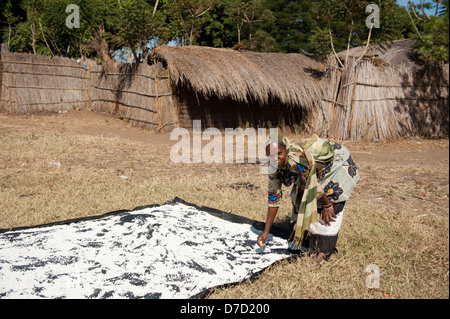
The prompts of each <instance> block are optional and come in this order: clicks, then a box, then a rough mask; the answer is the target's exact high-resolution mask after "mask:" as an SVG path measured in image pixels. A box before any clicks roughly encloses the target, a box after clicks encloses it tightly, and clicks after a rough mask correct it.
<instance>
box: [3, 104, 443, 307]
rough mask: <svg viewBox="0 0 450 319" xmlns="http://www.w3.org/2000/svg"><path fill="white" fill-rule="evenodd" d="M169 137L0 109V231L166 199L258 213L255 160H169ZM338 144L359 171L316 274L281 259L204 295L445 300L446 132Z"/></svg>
mask: <svg viewBox="0 0 450 319" xmlns="http://www.w3.org/2000/svg"><path fill="white" fill-rule="evenodd" d="M289 137H290V138H291V140H295V139H296V138H300V137H299V136H293V135H292V136H289ZM177 142H178V141H171V140H170V134H169V133H164V134H156V133H153V132H149V131H147V130H144V129H140V128H135V127H132V126H131V125H130V124H129V123H127V122H125V121H123V120H121V119H118V118H114V117H112V116H109V115H106V114H99V113H94V112H89V111H73V112H69V113H60V114H47V115H34V116H6V115H1V114H0V149H1V152H0V207H1V210H0V229H2V228H3V229H5V228H11V227H20V226H33V225H39V224H45V223H52V222H57V221H60V220H67V219H73V218H79V217H84V216H94V215H101V214H104V213H107V212H111V211H115V210H121V209H133V208H135V207H138V206H143V205H150V204H163V203H165V202H166V201H170V200H172V199H173V198H174V197H175V196H178V197H180V198H182V199H184V200H185V201H187V202H190V203H194V204H196V205H199V206H202V205H203V206H209V207H213V208H216V209H220V210H223V211H226V212H232V213H234V214H237V215H241V216H245V217H248V218H251V219H254V220H259V221H263V222H264V221H265V218H266V215H267V202H266V201H267V190H266V187H267V176H264V175H262V174H260V173H259V169H260V167H259V165H257V164H250V163H245V164H238V163H234V164H206V163H200V164H174V163H172V162H171V159H170V150H171V147H172V145H174V144H175V143H177ZM341 142H342V141H341ZM204 143H205V144H206V143H208V141H206V142H204ZM343 144H344V145H346V146H347V147H348V149H349V150H350V152H351V153H352V157H353V158H354V160H355V162H356V164H357V166H358V170H359V172H360V176H361V178H360V181H359V182H358V184H357V185H356V187H355V189H354V191H353V193H352V195H351V198H350V200H349V201H348V202H347V204H346V217H345V218H344V223H343V226H342V228H341V231H340V235H339V236H340V237H339V241H338V250H339V252H338V253H337V254H334V255H333V256H332V258H330V260H329V261H328V262H327V264H326V265H324V266H323V267H322V268H321V271H315V270H313V269H314V266H313V263H312V262H310V261H308V259H302V258H301V259H298V260H296V261H294V262H286V263H280V264H278V265H274V266H273V267H270V269H268V270H267V271H265V272H264V274H262V275H261V277H260V279H258V280H257V281H256V282H254V283H252V284H251V285H247V284H246V285H238V286H236V287H231V288H225V289H217V290H216V291H215V292H214V293H213V294H212V295H211V296H210V298H231V299H235V298H237V299H239V298H242V299H245V298H250V299H253V298H269V299H270V298H444V299H448V294H449V289H448V280H449V276H448V271H449V268H448V267H449V261H448V259H449V255H448V251H449V239H448V238H449V237H448V236H449V233H448V227H449V140H448V139H439V140H438V139H434V140H433V139H421V138H410V139H398V140H393V141H371V142H349V141H344V142H343ZM285 194H288V191H285ZM282 201H283V202H282V207H281V209H280V211H279V212H278V215H277V219H276V220H275V225H277V226H281V227H284V226H287V223H288V221H289V217H290V213H291V211H290V210H291V208H290V203H289V201H290V200H289V196H288V195H285V196H284V198H283V200H282ZM255 240H256V238H255ZM371 264H375V265H377V266H379V267H380V269H381V283H380V288H379V289H368V288H367V286H366V285H365V280H366V277H367V273H366V270H365V269H366V267H367V265H371ZM299 270H301V271H299ZM305 273H308V276H304V274H305Z"/></svg>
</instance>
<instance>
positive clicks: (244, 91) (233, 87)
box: [154, 45, 325, 109]
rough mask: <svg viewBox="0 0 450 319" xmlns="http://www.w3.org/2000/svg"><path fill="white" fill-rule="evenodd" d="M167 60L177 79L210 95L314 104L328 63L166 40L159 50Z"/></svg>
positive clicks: (306, 106) (246, 100) (321, 92)
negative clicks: (169, 43) (179, 44)
mask: <svg viewBox="0 0 450 319" xmlns="http://www.w3.org/2000/svg"><path fill="white" fill-rule="evenodd" d="M154 53H155V55H156V57H157V58H158V59H161V60H164V61H165V62H166V63H167V68H168V70H169V73H170V78H171V81H172V83H173V84H174V85H175V86H176V85H179V84H181V85H185V86H188V87H189V88H191V89H192V90H193V91H195V93H196V94H202V95H203V96H205V97H208V96H217V97H219V98H230V99H232V100H235V101H237V102H242V103H249V102H251V101H256V102H258V103H260V104H262V105H268V104H270V103H271V102H273V101H275V100H278V101H279V102H281V103H283V104H286V105H289V106H291V107H299V108H302V109H311V108H313V106H314V105H317V103H319V102H320V100H321V99H322V97H323V95H324V91H325V85H324V81H322V79H321V77H323V75H324V72H325V66H324V65H322V64H320V63H318V62H317V61H315V60H313V59H311V58H309V57H306V56H304V55H301V54H292V53H291V54H283V53H258V52H250V51H236V50H231V49H218V48H210V47H199V46H185V47H171V46H166V45H163V46H160V47H158V48H156V49H155V51H154Z"/></svg>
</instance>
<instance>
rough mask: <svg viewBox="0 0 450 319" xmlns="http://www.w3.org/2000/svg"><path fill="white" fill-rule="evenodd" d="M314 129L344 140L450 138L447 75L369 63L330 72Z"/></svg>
mask: <svg viewBox="0 0 450 319" xmlns="http://www.w3.org/2000/svg"><path fill="white" fill-rule="evenodd" d="M329 81H330V82H329V83H330V84H329V87H330V90H329V91H328V94H329V96H327V97H326V98H325V99H324V101H323V103H322V110H320V113H322V114H319V111H318V114H317V117H316V121H315V124H314V127H316V128H318V129H319V130H321V131H322V132H321V133H322V135H324V134H326V135H327V136H329V137H333V138H336V139H340V140H354V141H359V140H369V141H371V140H374V139H380V140H386V139H393V138H399V137H412V136H424V137H448V134H449V132H448V126H449V110H448V100H449V87H448V85H449V69H448V65H444V66H441V67H422V68H419V67H418V68H410V67H407V66H405V65H400V66H389V67H387V68H383V69H380V68H378V67H377V66H375V65H374V64H372V63H371V62H363V63H362V64H359V65H354V64H352V65H351V66H349V67H348V68H347V69H346V70H345V71H343V72H341V71H338V70H334V71H331V72H330V79H329Z"/></svg>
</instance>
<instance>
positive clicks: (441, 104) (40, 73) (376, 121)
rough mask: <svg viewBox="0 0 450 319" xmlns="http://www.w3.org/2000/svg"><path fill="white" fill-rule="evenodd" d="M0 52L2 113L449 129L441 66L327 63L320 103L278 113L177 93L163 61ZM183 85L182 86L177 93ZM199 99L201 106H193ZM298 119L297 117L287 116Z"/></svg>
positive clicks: (426, 131) (390, 133) (316, 129)
mask: <svg viewBox="0 0 450 319" xmlns="http://www.w3.org/2000/svg"><path fill="white" fill-rule="evenodd" d="M0 54H1V56H0V72H1V73H0V74H1V76H0V87H1V90H0V112H3V113H6V114H35V113H39V112H58V111H69V110H74V109H92V110H94V111H98V112H106V113H108V114H111V115H114V116H117V117H120V118H123V119H125V120H127V121H129V122H130V124H131V125H133V126H138V127H144V128H147V129H149V130H156V131H166V132H170V131H171V130H172V129H173V128H175V127H180V126H183V127H188V126H189V124H190V121H192V120H193V119H197V118H204V119H205V123H204V124H205V125H206V124H207V122H208V121H210V122H211V125H213V124H214V126H215V127H221V125H218V124H220V123H219V122H218V121H220V120H222V119H223V120H224V121H225V120H230V121H231V120H233V121H234V122H232V123H235V121H236V120H238V121H239V123H244V124H245V123H248V124H252V125H253V124H255V123H256V125H258V124H259V123H260V122H259V120H260V119H259V118H260V117H261V116H262V115H264V119H263V121H262V122H261V123H268V122H272V123H271V124H272V125H279V124H280V123H284V124H286V125H288V126H295V125H299V124H300V125H301V126H302V127H303V128H304V129H305V130H306V131H307V132H309V133H317V134H319V135H321V136H328V137H332V138H335V139H339V140H369V141H370V140H373V139H380V140H385V139H392V138H399V137H409V136H426V137H440V136H448V127H449V109H448V100H449V99H448V95H449V88H448V85H449V71H448V65H445V66H442V67H434V68H410V67H406V66H389V67H387V68H384V69H382V70H381V69H379V68H378V67H377V66H375V65H373V64H372V63H370V62H363V63H361V64H359V65H357V66H356V65H354V64H352V65H351V66H349V67H348V68H347V69H346V70H345V71H344V72H342V71H339V70H335V69H330V70H329V71H328V72H327V75H326V76H327V77H328V79H327V81H328V84H327V86H328V88H329V89H328V90H326V92H327V93H326V94H327V96H324V98H323V101H318V105H320V106H318V107H316V108H315V110H313V112H312V113H310V114H301V113H299V114H297V113H298V111H296V110H294V109H291V110H286V112H287V113H290V114H287V116H285V115H282V117H283V118H282V119H280V116H279V115H280V114H279V113H280V112H281V111H282V110H281V109H280V108H279V107H278V106H277V105H269V106H263V108H264V110H262V109H261V110H259V109H255V110H253V111H251V112H250V111H248V112H247V113H248V114H247V113H245V112H240V111H241V110H244V111H245V110H247V109H248V106H246V105H243V106H242V105H240V104H239V103H234V104H233V107H234V108H233V110H235V111H236V112H234V113H233V112H231V109H230V108H227V105H225V102H226V101H220V100H219V101H216V102H214V101H215V100H214V99H212V100H210V101H204V99H203V98H199V96H198V95H197V94H196V93H195V92H193V93H192V94H181V95H180V96H178V95H177V94H178V93H179V92H180V88H172V84H171V81H170V79H169V72H168V70H167V68H164V67H163V65H162V63H156V64H154V65H152V66H149V65H145V64H141V65H139V66H138V67H136V66H134V65H130V64H124V65H119V66H114V67H113V66H110V67H102V66H99V65H97V64H96V63H95V62H93V61H84V62H80V63H77V61H75V60H73V59H67V58H62V57H54V58H50V57H46V56H36V55H32V54H22V53H10V52H8V51H7V50H5V47H4V46H3V47H2V51H1V52H0ZM186 90H187V88H181V92H186ZM173 92H175V94H174V93H173ZM201 101H203V104H205V105H199V102H201ZM235 104H236V105H235ZM188 106H190V108H189V107H188ZM218 106H221V107H220V108H219V107H218ZM206 109H208V110H210V111H211V110H213V111H214V112H213V113H211V114H212V115H214V117H213V118H212V117H211V114H209V115H208V116H206V115H207V114H206V113H205V110H206ZM263 111H264V112H263ZM220 112H222V113H223V116H222V115H221V114H219V113H220ZM273 112H276V114H272V113H273ZM203 113H205V114H203ZM263 113H264V114H263ZM281 113H283V112H281ZM294 113H295V114H294ZM255 114H256V115H255ZM275 115H276V116H275ZM255 116H256V117H255ZM272 118H273V121H271V119H272ZM206 119H208V120H206ZM213 119H214V121H212V120H213ZM297 120H298V122H300V123H291V122H292V121H297ZM181 122H182V123H181ZM213 122H214V123H213ZM253 122H254V123H253ZM224 123H225V122H224ZM230 123H231V122H230ZM222 126H223V125H222ZM225 126H226V125H225Z"/></svg>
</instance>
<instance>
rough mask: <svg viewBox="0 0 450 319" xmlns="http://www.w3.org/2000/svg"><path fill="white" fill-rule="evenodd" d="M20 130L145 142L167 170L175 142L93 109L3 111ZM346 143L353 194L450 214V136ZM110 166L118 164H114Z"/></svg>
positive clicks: (7, 129) (2, 129)
mask: <svg viewBox="0 0 450 319" xmlns="http://www.w3.org/2000/svg"><path fill="white" fill-rule="evenodd" d="M20 130H26V131H33V132H34V131H35V132H36V134H38V133H39V132H61V133H65V134H67V135H73V136H78V135H87V136H93V137H102V138H113V139H119V140H125V141H133V142H139V143H144V144H147V145H148V146H149V148H150V149H151V150H153V151H151V154H152V156H153V157H154V162H157V163H158V165H160V166H161V168H162V169H169V171H170V167H171V162H170V148H171V146H172V145H173V144H175V143H176V142H177V141H171V140H170V134H169V133H165V134H164V133H163V134H156V133H153V132H149V131H147V130H144V129H140V128H135V127H132V126H131V125H129V124H128V123H126V122H124V121H122V120H120V119H117V118H114V117H111V116H110V115H107V114H102V113H94V112H89V111H75V112H69V113H62V114H52V115H45V116H39V115H37V116H4V115H0V134H4V133H12V132H17V131H20ZM344 144H345V145H346V146H347V147H348V148H349V150H350V151H351V153H352V155H353V158H354V159H355V162H356V163H357V165H358V168H359V170H360V174H361V176H362V178H361V180H360V182H359V183H358V187H356V188H355V191H354V195H353V197H356V198H357V199H358V200H359V201H362V202H365V201H373V200H375V201H380V202H383V205H387V206H391V207H392V208H393V209H394V208H395V209H398V208H402V209H404V210H408V209H409V210H413V211H417V212H423V213H433V214H438V215H443V216H445V217H448V216H449V140H448V139H435V140H430V139H420V138H412V139H398V140H393V141H374V142H349V141H347V142H344ZM0 160H1V158H0ZM117 160H118V161H119V160H121V159H120V158H117ZM110 165H113V166H114V163H110ZM0 167H1V164H0ZM189 169H190V170H192V171H193V172H194V173H195V171H196V170H198V173H200V174H201V173H204V172H205V171H204V170H205V167H203V166H198V165H197V166H196V165H190V166H189Z"/></svg>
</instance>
